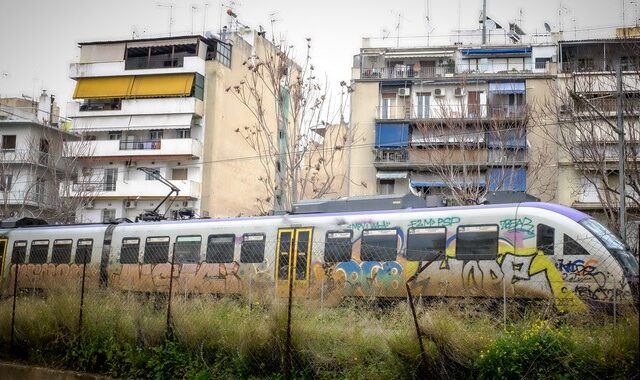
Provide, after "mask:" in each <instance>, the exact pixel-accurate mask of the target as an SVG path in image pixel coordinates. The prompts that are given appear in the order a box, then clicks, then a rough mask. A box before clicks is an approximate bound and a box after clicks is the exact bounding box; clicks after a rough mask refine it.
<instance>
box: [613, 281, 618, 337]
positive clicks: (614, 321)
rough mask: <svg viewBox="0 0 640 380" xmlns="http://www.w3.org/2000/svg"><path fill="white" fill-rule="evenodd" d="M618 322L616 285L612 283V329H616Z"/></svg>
mask: <svg viewBox="0 0 640 380" xmlns="http://www.w3.org/2000/svg"><path fill="white" fill-rule="evenodd" d="M617 322H618V284H617V282H615V281H614V282H613V327H616V324H617Z"/></svg>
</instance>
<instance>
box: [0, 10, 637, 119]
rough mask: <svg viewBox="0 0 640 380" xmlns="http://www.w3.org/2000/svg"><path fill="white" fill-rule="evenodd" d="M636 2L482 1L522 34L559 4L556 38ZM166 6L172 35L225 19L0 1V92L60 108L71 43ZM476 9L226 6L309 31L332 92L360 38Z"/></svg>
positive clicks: (211, 14)
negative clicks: (48, 98) (51, 99)
mask: <svg viewBox="0 0 640 380" xmlns="http://www.w3.org/2000/svg"><path fill="white" fill-rule="evenodd" d="M638 2H640V0H563V1H560V0H536V1H531V0H487V3H488V5H487V14H488V16H489V17H491V18H492V19H494V20H496V21H497V22H498V23H501V22H502V23H504V24H506V23H507V22H509V21H516V20H521V25H522V26H523V29H524V30H525V32H528V33H535V32H536V31H538V32H542V31H544V27H543V23H544V22H547V23H549V24H550V25H551V27H552V28H553V30H557V29H558V28H559V23H560V17H559V15H558V13H559V12H558V11H559V9H560V8H561V7H562V12H561V18H562V21H561V22H562V26H563V29H564V30H565V38H573V37H574V34H576V35H577V37H578V38H588V37H602V36H612V35H613V33H614V28H615V26H619V25H621V24H622V5H623V3H624V4H625V20H626V24H627V25H629V24H635V19H636V18H637V15H638V6H637V3H638ZM205 3H208V4H209V5H208V6H207V7H206V19H205V17H204V16H205V14H204V9H205V6H204V4H205ZM231 3H232V2H231V1H229V0H225V1H224V4H225V5H230V4H231ZM168 4H173V5H174V8H173V26H172V30H173V34H174V35H175V34H185V33H190V32H191V30H192V19H193V30H194V31H195V32H196V33H201V32H202V30H203V20H206V22H205V25H204V29H206V30H214V31H217V30H219V28H220V20H221V19H222V20H223V22H225V21H226V18H225V17H221V9H222V8H223V6H222V5H221V2H220V1H219V0H193V1H191V0H108V1H95V0H0V96H2V97H4V96H21V95H22V94H25V95H29V96H33V95H34V94H39V93H40V91H41V90H43V89H46V90H48V91H49V92H50V93H53V94H55V95H56V96H57V98H58V100H59V103H62V104H61V105H62V107H63V109H64V108H65V107H64V104H65V103H66V102H67V101H69V100H71V94H72V93H73V87H74V81H73V80H71V79H69V78H68V75H69V70H68V68H69V63H71V62H75V61H77V59H78V55H79V49H78V47H77V42H80V41H93V40H107V39H128V38H131V37H132V33H133V32H136V33H137V35H138V36H140V37H141V38H144V37H155V36H160V35H166V34H168V32H169V8H168V7H164V6H159V5H168ZM192 6H195V7H197V9H196V11H195V12H193V11H192ZM481 7H482V0H390V1H379V0H368V1H364V0H319V1H306V0H237V1H236V2H235V6H234V9H235V12H236V13H237V14H238V20H239V21H240V22H242V23H243V24H245V25H248V26H250V27H254V28H257V27H258V25H262V26H263V27H264V28H265V29H266V30H267V31H268V32H269V34H270V32H271V25H272V24H271V19H275V23H274V30H275V33H276V35H277V36H284V37H286V39H287V41H288V42H289V43H290V44H293V45H295V46H301V47H302V46H304V43H305V38H306V37H311V38H312V45H313V51H312V57H313V60H314V62H315V65H316V67H318V68H319V69H320V70H322V71H323V72H326V74H327V76H328V78H329V80H330V82H331V83H332V87H333V88H336V89H337V87H338V86H337V84H338V83H339V82H340V81H341V80H348V79H349V75H350V67H351V65H352V57H353V55H354V54H356V53H357V52H358V49H359V48H360V45H361V38H362V37H381V36H383V35H388V36H389V38H387V39H386V40H377V42H386V43H390V44H392V43H393V41H395V39H391V37H395V36H396V35H397V25H398V23H399V25H400V35H401V36H424V35H426V34H427V31H430V32H431V36H432V39H431V41H432V42H433V41H438V39H440V40H446V41H448V40H449V38H450V37H449V35H450V34H451V33H452V31H453V30H456V29H458V28H459V27H460V28H462V29H472V28H475V27H477V25H478V23H477V20H478V18H479V15H480V11H481ZM427 8H428V9H429V16H430V18H429V19H430V23H429V24H427V18H426V15H427ZM274 13H275V15H273V16H271V15H272V14H274ZM192 15H193V17H192ZM398 21H399V22H398ZM438 36H439V37H438ZM424 41H426V39H424Z"/></svg>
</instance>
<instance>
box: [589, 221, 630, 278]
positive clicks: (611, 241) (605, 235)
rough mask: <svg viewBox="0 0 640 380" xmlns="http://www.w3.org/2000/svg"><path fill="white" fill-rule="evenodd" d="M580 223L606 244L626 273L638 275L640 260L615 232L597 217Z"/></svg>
mask: <svg viewBox="0 0 640 380" xmlns="http://www.w3.org/2000/svg"><path fill="white" fill-rule="evenodd" d="M580 224H582V226H584V228H586V229H587V230H589V232H591V233H592V234H593V235H595V237H596V238H598V240H600V241H601V242H602V244H604V246H605V247H606V248H607V249H608V250H609V252H611V254H612V255H613V257H615V259H616V260H617V261H618V263H620V265H621V266H622V269H623V270H624V272H625V274H626V275H631V276H638V261H637V260H636V258H635V257H633V255H632V254H631V252H629V250H628V249H627V247H626V245H625V244H624V243H623V242H622V241H620V239H618V237H617V236H616V235H615V234H614V233H613V232H611V231H609V229H608V228H607V227H605V226H603V225H602V224H600V222H598V221H597V220H595V219H585V220H583V221H581V222H580Z"/></svg>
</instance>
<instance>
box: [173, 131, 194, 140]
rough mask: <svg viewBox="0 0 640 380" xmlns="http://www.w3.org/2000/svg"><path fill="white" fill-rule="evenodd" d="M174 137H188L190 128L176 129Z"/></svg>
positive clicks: (189, 136)
mask: <svg viewBox="0 0 640 380" xmlns="http://www.w3.org/2000/svg"><path fill="white" fill-rule="evenodd" d="M176 137H177V138H179V139H190V138H191V129H176Z"/></svg>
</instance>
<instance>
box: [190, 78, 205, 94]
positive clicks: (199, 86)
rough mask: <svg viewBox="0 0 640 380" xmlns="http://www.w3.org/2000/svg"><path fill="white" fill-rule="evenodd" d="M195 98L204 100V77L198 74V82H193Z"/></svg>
mask: <svg viewBox="0 0 640 380" xmlns="http://www.w3.org/2000/svg"><path fill="white" fill-rule="evenodd" d="M192 93H193V96H194V97H195V98H196V99H200V100H203V99H204V76H202V75H201V74H198V73H196V80H194V81H193V91H192Z"/></svg>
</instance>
